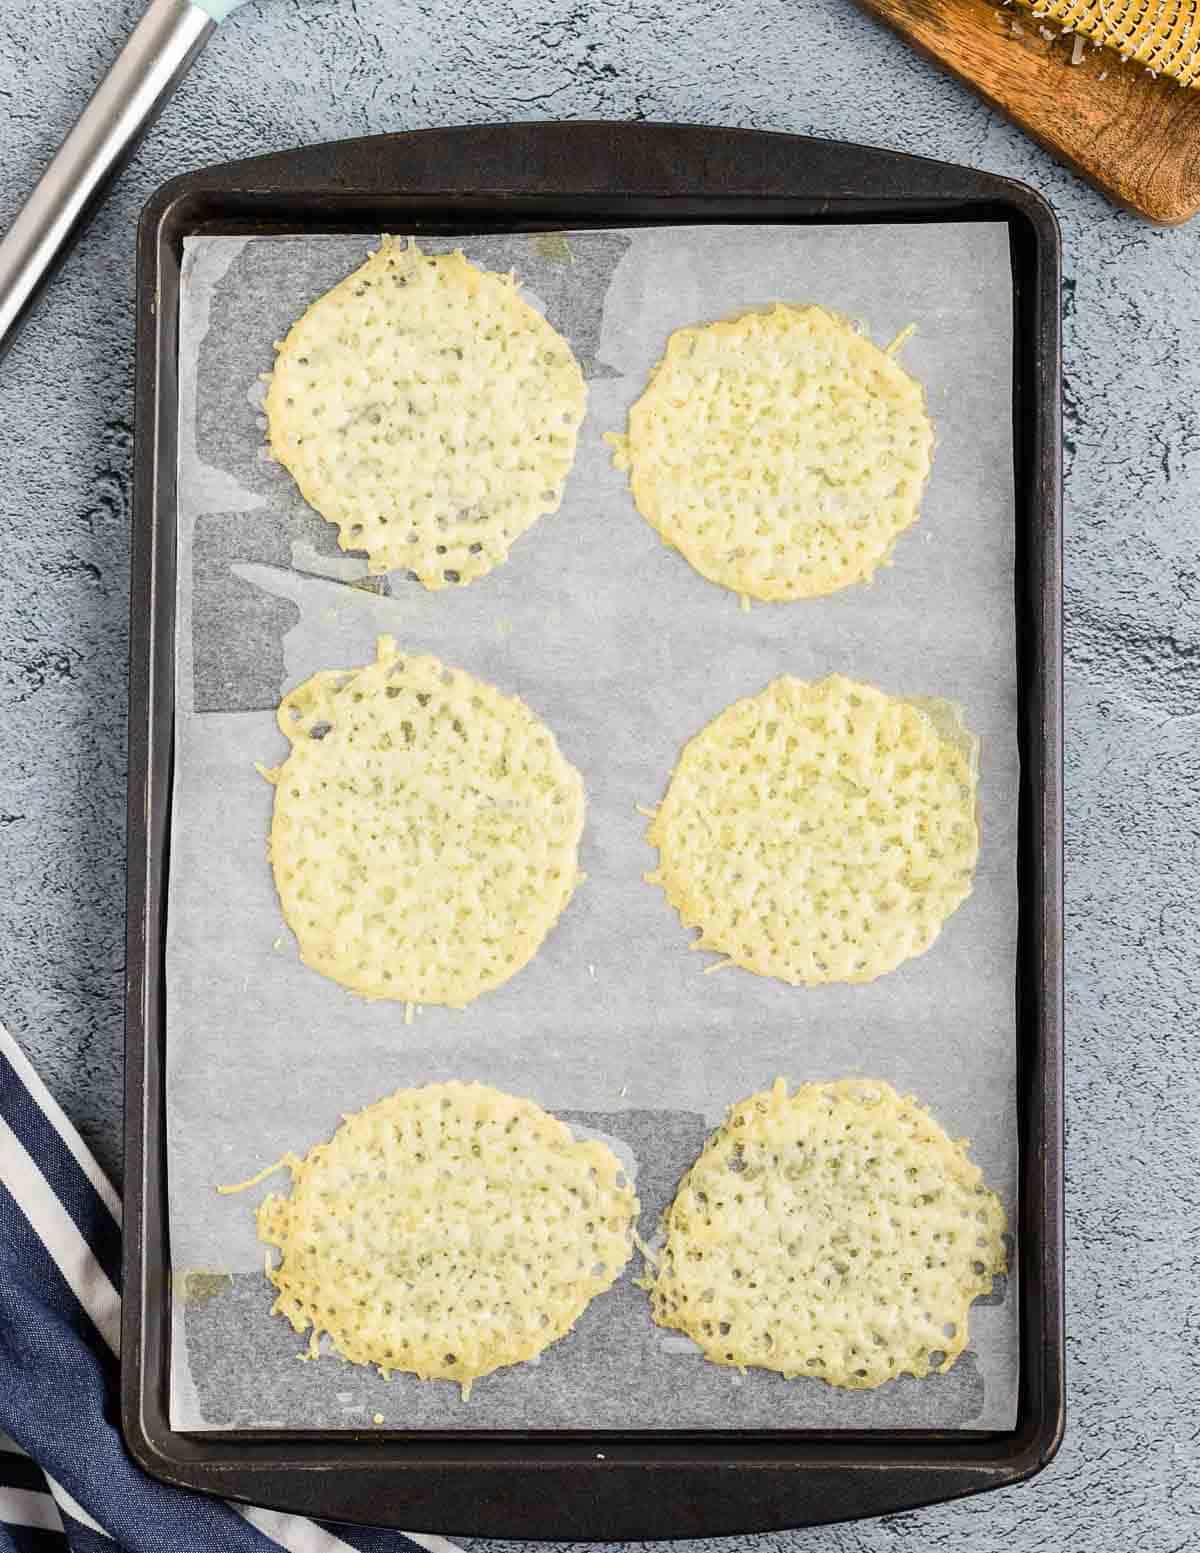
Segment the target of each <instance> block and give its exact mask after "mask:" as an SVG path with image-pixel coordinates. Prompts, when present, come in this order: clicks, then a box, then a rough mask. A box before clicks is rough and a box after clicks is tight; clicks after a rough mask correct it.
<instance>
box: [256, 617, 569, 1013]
mask: <svg viewBox="0 0 1200 1553" xmlns="http://www.w3.org/2000/svg"><path fill="white" fill-rule="evenodd" d="M278 720H279V726H280V728H281V729H282V731H283V733H284V734H285V735H286V736H287V738H288V739H289V740H290V741H291V745H292V748H291V753H290V754H289V755H288V758H287V759H286V760H285V761H284V763H283V765H282V766H280V767H279V768H278V770H275V771H269V772H266V773H264V774H265V775H266V776H267V777H268V778H269V779H270V780H271V781H272V782H273V783H274V784H275V806H274V815H273V818H272V821H271V836H270V847H269V850H270V857H271V865H272V868H273V869H274V873H275V884H276V887H277V889H278V891H279V899H280V903H281V905H282V907H283V915H284V918H285V919H286V921H287V924H288V926H289V927H290V928H291V930H292V932H293V933H295V935H296V939H297V942H298V943H299V946H300V954H301V957H302V958H303V960H304V963H305V964H306V965H309V966H311V967H312V968H313V970H316V971H319V972H320V973H321V974H322V975H323V976H328V977H330V978H331V979H332V980H334V981H336V982H339V983H341V985H342V986H344V987H348V988H350V989H351V990H352V991H354V992H358V993H361V994H362V995H363V996H364V997H368V998H393V999H396V1000H399V1001H401V1002H407V1003H410V1004H411V1003H443V1004H449V1005H450V1006H451V1007H453V1008H461V1007H463V1006H464V1005H465V1004H467V1003H469V1002H471V1000H472V999H473V998H477V997H478V996H479V995H480V993H482V992H486V991H489V990H490V989H491V988H494V987H499V986H501V985H502V984H503V983H504V982H506V981H507V980H508V979H509V978H510V977H511V976H514V975H516V973H517V972H518V971H519V970H520V969H521V968H522V966H524V965H526V964H527V963H528V962H529V960H531V959H532V958H533V956H534V954H536V953H537V950H538V948H539V947H540V945H541V943H542V941H543V940H544V939H545V937H546V934H547V933H548V932H549V931H550V929H551V927H552V926H553V925H554V923H555V921H556V920H557V919H558V917H559V915H560V914H561V912H562V911H563V910H564V908H565V907H566V905H567V902H568V901H569V900H570V898H571V895H572V893H573V892H574V890H575V886H576V884H577V883H578V882H579V880H580V878H581V877H582V876H581V875H580V873H579V867H578V851H579V839H580V836H581V834H582V831H583V816H584V792H583V781H582V779H581V777H580V775H579V773H578V771H576V770H575V768H574V767H573V766H572V765H570V764H569V763H568V762H567V761H566V760H565V759H564V758H563V755H562V753H561V752H560V750H559V748H558V745H557V743H556V742H555V739H554V735H553V734H552V733H551V732H550V730H549V729H548V728H547V727H546V726H545V724H544V723H542V722H540V721H539V720H538V719H537V717H535V716H534V714H533V713H532V712H531V711H530V710H529V708H528V707H527V706H526V705H525V703H524V702H523V701H520V700H518V699H517V697H516V696H507V695H503V694H502V693H501V692H500V691H498V690H497V689H495V687H494V686H492V685H488V684H485V683H484V682H483V681H482V680H478V679H475V678H473V677H472V676H471V675H470V674H466V673H464V672H463V671H462V670H461V669H450V668H447V667H446V666H445V665H444V664H442V663H440V662H439V661H438V659H436V658H431V657H427V656H421V655H418V654H414V655H412V656H411V657H410V656H409V655H408V654H406V653H402V652H401V651H400V650H399V649H398V648H397V646H396V643H395V642H394V641H393V639H392V638H391V637H389V636H381V637H380V638H379V644H378V656H377V658H376V660H375V662H374V663H370V664H367V665H366V666H365V667H364V668H360V669H351V670H345V671H340V670H336V669H334V670H325V671H323V672H321V673H319V674H314V675H313V676H312V678H311V679H308V680H306V681H305V682H304V684H302V685H300V686H298V687H297V689H295V690H293V691H291V692H290V693H289V694H288V695H287V696H285V697H284V699H283V701H282V702H281V704H280V707H279V716H278Z"/></svg>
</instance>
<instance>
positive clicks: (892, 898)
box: [646, 674, 979, 986]
mask: <svg viewBox="0 0 1200 1553" xmlns="http://www.w3.org/2000/svg"><path fill="white" fill-rule="evenodd" d="M977 762H978V741H977V740H976V739H975V738H974V736H973V735H971V734H970V733H968V732H967V730H966V729H965V728H964V727H963V725H962V722H961V719H960V716H959V714H958V712H957V710H956V709H955V708H953V707H951V706H950V705H949V704H948V703H945V702H938V701H925V702H921V701H911V700H905V699H902V698H900V697H898V696H890V695H888V694H886V693H885V692H884V691H882V690H877V689H875V688H874V687H873V686H871V685H864V684H859V683H857V682H856V681H854V680H851V679H846V678H844V677H843V676H842V675H840V674H833V675H830V676H829V678H828V679H823V680H819V681H817V682H816V683H813V684H809V683H806V682H805V681H803V680H798V679H792V678H790V677H784V678H782V679H777V680H774V681H772V683H771V684H770V685H768V686H767V688H766V689H765V690H763V691H761V692H760V693H759V694H758V695H756V696H748V697H746V699H745V700H742V701H735V702H734V704H733V705H732V706H730V707H727V708H726V710H725V711H724V712H722V713H721V715H720V716H719V717H717V718H715V719H714V720H713V721H712V722H711V723H710V724H709V725H708V727H707V728H705V729H703V730H702V732H700V733H698V734H697V735H696V737H695V738H694V739H692V740H691V742H690V743H689V744H688V745H687V747H686V748H685V750H684V752H683V755H682V757H681V759H680V761H679V764H678V766H677V767H676V768H675V772H674V775H673V776H672V778H671V783H670V786H669V787H668V789H667V796H666V798H665V799H664V800H663V802H662V804H661V805H660V806H659V808H658V810H657V812H656V814H655V816H654V819H653V821H652V823H651V825H650V828H649V830H648V832H647V839H648V840H649V841H650V843H651V844H652V845H653V846H656V847H657V848H658V850H659V866H658V867H657V869H655V870H654V871H653V872H652V873H649V874H647V875H646V878H647V880H648V882H650V883H651V884H659V885H661V886H662V888H663V890H664V891H665V892H666V896H667V899H668V900H669V901H670V902H671V904H672V905H673V906H674V907H675V909H676V910H677V911H678V912H679V915H680V917H681V918H682V920H683V923H684V925H685V926H686V927H698V928H699V929H700V937H699V938H698V939H697V940H696V941H695V943H694V944H693V948H696V949H715V950H719V951H720V952H721V953H722V954H724V955H728V956H729V958H730V959H731V960H733V961H735V962H736V963H737V964H738V965H740V966H743V967H744V968H745V969H746V970H748V971H754V972H756V973H757V974H758V975H760V976H776V977H778V978H779V979H780V980H781V981H786V982H790V983H792V984H793V985H794V986H801V985H803V986H815V985H817V984H819V983H821V982H831V981H848V982H866V981H873V980H874V979H875V977H877V976H882V975H883V974H884V973H885V972H886V971H891V970H894V969H895V968H896V967H897V966H898V965H900V964H901V963H902V962H903V961H905V960H907V959H910V958H911V957H912V956H914V955H919V954H923V953H924V952H925V951H926V950H927V949H928V948H929V947H930V945H931V944H932V943H933V941H934V940H935V939H936V938H937V936H938V933H939V932H940V931H941V927H942V924H943V922H944V921H945V920H946V918H947V917H948V916H950V914H951V913H952V912H953V911H955V910H956V909H957V908H958V907H959V906H960V905H961V904H962V902H963V901H964V900H966V898H967V896H968V895H969V894H970V892H971V882H972V879H973V876H974V871H975V864H976V861H977V859H978V856H979V823H978V819H977V814H976V786H977V770H976V768H977Z"/></svg>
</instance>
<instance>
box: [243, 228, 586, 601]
mask: <svg viewBox="0 0 1200 1553" xmlns="http://www.w3.org/2000/svg"><path fill="white" fill-rule="evenodd" d="M586 401H587V388H586V385H585V383H584V379H583V373H582V371H581V370H580V366H579V363H578V362H577V361H576V359H575V356H574V353H573V352H572V350H571V347H570V346H569V345H568V344H567V342H566V340H564V339H563V337H562V336H561V335H560V334H559V333H558V331H557V330H556V329H555V328H554V327H553V326H552V325H551V324H550V323H548V322H547V321H546V319H545V318H543V317H542V315H541V314H540V313H539V312H538V311H537V310H536V308H534V307H531V306H530V304H529V303H528V302H526V301H525V300H524V298H523V297H522V296H521V295H520V292H519V291H518V289H517V284H516V281H515V279H514V277H513V276H511V275H497V274H493V273H492V272H490V271H488V270H481V269H479V268H478V267H477V266H475V265H474V264H472V263H470V261H469V260H468V259H466V258H465V257H464V256H463V255H462V254H461V253H450V254H438V255H429V254H423V253H421V252H420V251H419V249H418V248H417V246H416V244H415V243H410V244H409V245H408V246H407V247H404V246H403V245H401V244H400V243H399V242H396V241H395V240H393V239H392V238H384V240H383V245H382V246H381V247H380V249H379V250H378V252H377V253H374V254H372V255H371V257H370V258H369V259H368V260H367V262H366V263H365V264H364V265H363V266H362V267H361V268H360V269H358V270H356V271H355V272H354V274H353V275H350V276H349V277H348V278H347V279H346V280H344V281H342V282H341V283H340V284H339V285H337V286H335V287H334V288H333V290H332V291H329V292H327V293H326V294H325V295H324V296H323V297H320V298H319V299H318V300H317V301H316V302H314V303H313V305H312V306H311V307H310V308H309V309H308V311H307V312H306V313H305V314H304V316H303V317H302V318H301V319H300V320H299V322H297V323H296V324H295V325H294V326H293V327H292V329H291V331H290V333H289V334H288V336H287V339H286V340H284V342H283V344H282V345H281V346H280V347H279V356H278V359H277V361H276V363H275V370H274V373H273V374H272V377H271V384H270V388H269V390H268V393H267V400H266V411H267V424H268V428H269V435H270V443H271V451H272V453H273V454H274V456H275V457H276V458H277V459H278V460H279V462H280V463H281V464H283V465H284V467H285V468H286V469H287V470H288V471H289V472H290V473H291V475H292V477H293V478H294V479H295V481H296V484H297V485H298V486H299V487H300V490H301V493H302V494H303V496H304V499H305V500H306V501H307V502H308V503H309V504H310V505H311V506H313V507H315V508H316V510H317V511H318V512H319V513H320V514H321V516H322V517H324V518H328V519H329V521H330V522H331V523H336V524H337V525H338V543H339V544H340V545H341V547H342V549H343V550H365V551H366V553H367V556H368V561H369V567H370V570H371V571H372V572H387V571H392V570H394V569H401V570H405V571H409V572H411V573H412V574H413V575H414V576H415V577H418V578H419V579H420V581H421V582H423V583H424V584H425V586H426V587H427V588H444V587H446V586H448V585H450V584H454V583H468V582H471V581H472V580H474V579H475V578H477V577H483V576H484V575H485V574H486V573H488V572H490V571H491V570H492V569H493V567H495V566H498V565H500V563H501V562H503V561H505V560H506V559H507V558H508V552H509V547H510V546H511V545H512V544H513V542H514V541H515V540H517V539H519V538H520V536H521V535H522V534H523V533H525V531H526V530H527V529H529V528H530V527H532V525H533V524H534V523H535V522H536V521H537V519H538V518H539V517H541V516H542V515H543V514H546V513H551V512H556V511H557V510H558V506H559V503H560V502H561V500H562V494H563V487H564V485H565V484H566V479H567V475H568V473H569V472H570V469H571V465H572V462H573V461H574V458H575V441H576V437H577V435H578V431H579V425H580V422H581V421H582V420H583V413H584V408H585V404H586Z"/></svg>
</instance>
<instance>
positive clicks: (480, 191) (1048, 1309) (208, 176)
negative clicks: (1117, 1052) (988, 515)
mask: <svg viewBox="0 0 1200 1553" xmlns="http://www.w3.org/2000/svg"><path fill="white" fill-rule="evenodd" d="M708 221H713V222H721V221H726V222H733V221H736V222H767V221H774V222H784V223H788V222H790V223H797V224H804V223H817V222H819V223H830V222H847V223H854V222H871V221H889V222H916V221H1004V222H1006V223H1007V224H1008V227H1009V231H1010V233H1011V251H1012V273H1013V302H1014V321H1015V330H1014V361H1013V372H1014V410H1013V414H1014V433H1015V477H1016V497H1017V501H1016V515H1017V516H1016V521H1017V536H1016V537H1017V547H1016V556H1017V559H1016V568H1015V575H1014V578H1013V586H1014V589H1015V597H1016V609H1017V622H1018V629H1017V654H1018V664H1017V670H1018V680H1019V687H1020V693H1019V723H1020V726H1019V742H1020V752H1021V762H1022V779H1021V793H1020V811H1019V839H1018V850H1019V858H1018V875H1019V889H1020V908H1019V915H1020V921H1019V933H1018V954H1017V973H1016V984H1015V988H1014V996H1015V999H1016V1013H1017V1040H1018V1086H1019V1097H1018V1104H1019V1125H1020V1175H1019V1188H1020V1205H1019V1220H1018V1233H1019V1236H1020V1245H1021V1256H1020V1270H1019V1279H1018V1283H1019V1288H1018V1300H1019V1310H1020V1320H1021V1386H1020V1399H1019V1406H1018V1417H1017V1423H1016V1428H1015V1429H1013V1430H1012V1431H1009V1432H1004V1433H984V1432H972V1431H957V1432H954V1433H933V1432H927V1431H919V1430H876V1431H871V1432H854V1433H850V1432H838V1433H822V1432H819V1431H794V1432H786V1433H784V1432H772V1433H755V1432H747V1431H737V1430H730V1431H728V1432H705V1433H698V1432H686V1431H679V1432H676V1433H663V1432H655V1433H653V1434H649V1433H645V1432H641V1433H639V1432H637V1431H632V1430H631V1431H629V1432H626V1433H622V1432H619V1431H604V1432H590V1433H561V1432H557V1433H551V1432H545V1433H541V1432H534V1431H524V1432H507V1433H498V1432H482V1431H481V1432H479V1433H477V1434H471V1433H455V1434H453V1435H447V1434H441V1435H439V1434H436V1433H406V1432H404V1431H403V1430H386V1431H385V1430H372V1431H371V1432H370V1434H369V1435H368V1434H365V1433H364V1434H358V1433H349V1432H345V1431H338V1432H336V1433H334V1432H324V1433H322V1432H315V1431H314V1432H305V1433H301V1432H297V1431H291V1432H287V1433H283V1432H280V1433H278V1434H272V1433H268V1432H263V1431H255V1432H253V1433H249V1432H239V1431H229V1432H223V1433H205V1434H183V1433H179V1432H176V1431H173V1430H172V1429H171V1427H170V1425H169V1421H168V1411H167V1385H168V1377H169V1374H170V1366H169V1362H168V1344H169V1342H170V1320H169V1314H170V1259H169V1253H168V1245H167V1205H166V1137H165V1126H164V1096H163V1040H164V1014H163V945H164V934H165V926H166V909H167V906H166V902H167V867H168V855H169V845H168V843H169V835H170V825H171V783H172V759H173V722H174V707H173V697H174V634H175V529H176V509H175V463H176V424H177V411H178V404H177V394H178V380H177V351H176V345H177V329H178V318H179V285H180V266H181V261H182V253H183V241H184V238H185V237H188V236H193V235H198V234H205V233H209V234H211V233H227V234H246V235H257V234H266V233H275V232H295V231H323V232H347V231H349V232H378V231H381V230H388V231H405V232H415V233H422V232H437V233H454V232H481V231H488V230H497V231H527V230H537V229H546V228H550V229H554V228H564V227H576V228H578V227H583V226H589V225H590V226H608V227H620V226H634V225H664V224H669V223H672V222H688V223H697V222H708ZM898 262H901V263H902V262H903V256H902V255H898ZM1059 292H1060V252H1059V237H1058V229H1057V226H1056V223H1055V220H1054V217H1053V215H1052V214H1051V211H1050V209H1049V207H1048V206H1047V205H1046V203H1045V202H1044V201H1043V200H1042V199H1041V198H1040V197H1039V196H1038V195H1037V194H1035V193H1034V192H1033V191H1032V190H1030V189H1028V188H1026V187H1025V186H1023V185H1021V184H1018V183H1014V182H1011V181H1009V180H1007V179H1004V178H997V177H993V176H991V175H988V174H985V173H980V172H974V171H972V170H970V169H967V168H963V167H955V166H950V165H947V164H944V163H939V162H930V161H925V160H921V159H918V158H914V157H908V156H902V155H899V154H897V153H895V152H890V151H877V150H872V149H869V148H867V147H863V146H855V145H846V144H842V143H838V142H833V141H823V140H813V139H808V138H803V137H800V136H793V135H780V134H768V133H763V132H759V131H754V130H728V129H708V128H701V127H691V126H676V125H654V124H600V123H580V124H521V125H495V126H486V127H476V128H464V129H451V130H429V131H424V132H421V133H415V134H406V135H386V136H378V137H373V138H370V139H363V140H350V141H344V142H341V143H337V144H333V145H325V146H313V147H308V148H306V149H303V150H298V151H290V152H284V153H280V154H278V155H272V156H265V157H259V158H255V159H253V160H250V161H243V162H232V163H229V164H227V165H225V166H221V167H214V168H209V169H206V170H204V171H201V172H197V173H191V174H188V175H186V176H184V177H182V178H177V179H175V180H174V181H173V182H171V183H169V184H167V185H166V186H165V187H164V188H163V189H161V190H160V191H159V192H158V193H157V194H156V195H155V196H154V198H153V199H152V200H151V201H150V202H149V204H148V205H147V207H146V209H145V212H144V213H143V217H142V222H141V228H140V232H139V238H138V332H137V434H136V443H135V470H134V519H133V562H132V583H131V599H132V608H131V613H132V630H131V660H130V682H129V689H130V722H129V862H128V869H129V884H128V911H129V916H128V969H127V992H128V1008H127V1015H126V1117H125V1123H126V1125H125V1201H126V1221H125V1222H126V1229H125V1252H124V1264H125V1265H124V1272H125V1305H124V1324H123V1350H122V1354H123V1357H122V1423H123V1427H124V1432H125V1438H126V1441H127V1443H128V1445H129V1449H130V1450H131V1452H132V1454H133V1455H134V1457H135V1458H136V1459H137V1461H138V1462H140V1463H141V1465H142V1466H143V1467H145V1469H146V1470H147V1471H148V1472H151V1473H153V1474H154V1475H155V1476H156V1477H159V1478H162V1479H165V1480H167V1481H169V1482H171V1483H176V1484H179V1485H181V1486H184V1487H189V1488H196V1489H203V1490H208V1491H211V1492H213V1493H220V1494H223V1495H226V1496H227V1497H230V1498H234V1499H242V1500H247V1501H251V1502H254V1503H258V1504H265V1505H269V1506H273V1507H276V1508H280V1509H286V1510H292V1511H296V1512H300V1513H304V1514H309V1515H319V1516H322V1517H326V1518H331V1519H341V1520H346V1521H351V1522H359V1523H364V1524H371V1525H387V1526H398V1527H404V1528H405V1529H408V1530H411V1531H434V1532H442V1533H445V1534H457V1535H475V1536H485V1537H514V1538H570V1539H572V1540H585V1539H604V1540H617V1539H639V1538H660V1537H684V1536H692V1537H701V1536H717V1535H724V1534H732V1533H744V1532H752V1531H767V1530H773V1529H778V1528H784V1527H795V1526H801V1525H811V1524H817V1523H821V1522H828V1521H835V1520H842V1519H849V1518H852V1517H856V1516H867V1515H879V1514H883V1513H885V1512H888V1511H895V1510H902V1509H908V1508H911V1507H913V1506H917V1505H923V1504H929V1503H931V1502H934V1501H936V1500H942V1499H950V1498H955V1497H958V1496H961V1495H965V1494H971V1493H977V1492H980V1491H981V1490H983V1489H988V1488H997V1487H1001V1486H1003V1485H1008V1484H1013V1483H1017V1482H1020V1481H1021V1480H1022V1479H1024V1478H1028V1477H1030V1476H1032V1475H1033V1474H1034V1473H1036V1472H1037V1471H1039V1470H1040V1469H1041V1468H1042V1467H1043V1466H1044V1465H1045V1464H1046V1463H1047V1462H1048V1461H1049V1460H1050V1458H1051V1457H1052V1456H1053V1455H1054V1453H1055V1451H1056V1450H1057V1448H1058V1445H1059V1442H1060V1440H1061V1438H1062V1431H1063V1418H1064V1413H1063V1291H1062V1265H1063V1263H1062V1251H1063V1243H1062V1180H1063V1161H1062V1142H1063V1109H1062V1103H1063V1091H1062V1079H1063V1026H1062V807H1061V805H1062V687H1061V662H1062V642H1061V606H1062V557H1061V449H1060V430H1061V427H1060V382H1061V345H1060V315H1059Z"/></svg>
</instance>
